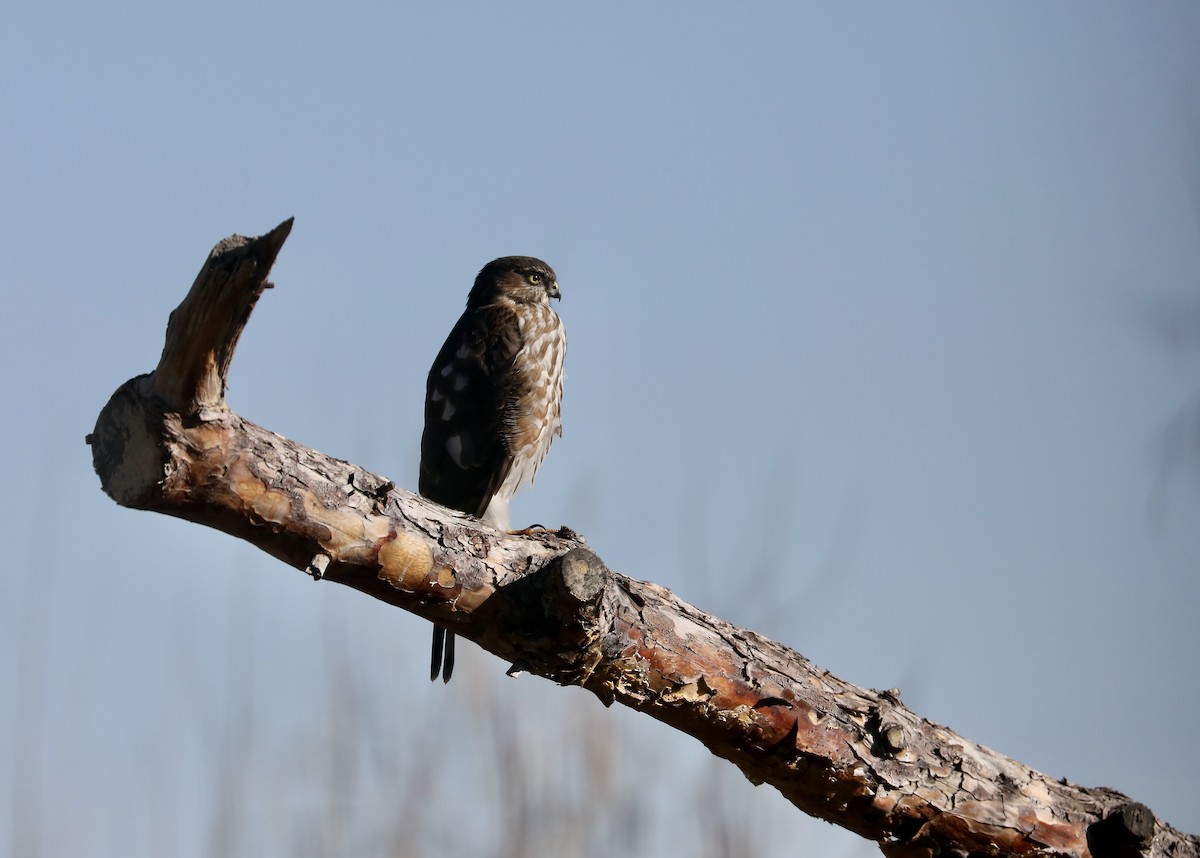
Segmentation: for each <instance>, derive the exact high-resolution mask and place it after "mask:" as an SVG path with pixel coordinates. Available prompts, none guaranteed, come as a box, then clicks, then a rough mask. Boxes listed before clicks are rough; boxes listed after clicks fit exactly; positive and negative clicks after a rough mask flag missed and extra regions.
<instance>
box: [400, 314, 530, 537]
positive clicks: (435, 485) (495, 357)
mask: <svg viewBox="0 0 1200 858" xmlns="http://www.w3.org/2000/svg"><path fill="white" fill-rule="evenodd" d="M521 344H522V334H521V328H520V325H519V324H518V321H517V314H516V312H515V311H514V310H513V309H512V308H510V307H506V306H498V305H489V306H485V307H479V308H475V309H468V310H467V311H466V312H465V313H463V315H462V317H461V318H460V319H459V320H458V323H457V324H456V325H455V326H454V329H453V330H452V331H451V332H450V336H449V337H447V338H446V342H445V344H444V345H443V346H442V350H441V351H440V352H439V353H438V356H437V359H436V360H434V362H433V366H432V368H431V369H430V370H429V378H428V380H427V382H426V389H425V432H424V434H423V435H422V436H421V475H420V484H419V488H420V491H421V494H422V495H424V496H425V497H427V498H429V499H430V500H433V501H436V502H437V503H440V504H442V505H443V506H448V507H450V508H452V509H457V510H460V511H462V512H465V513H469V514H471V515H474V516H482V515H483V513H484V511H485V510H487V507H488V504H489V503H490V502H491V500H492V497H493V496H494V495H495V494H496V491H497V490H498V489H499V487H500V486H501V484H503V482H504V478H505V477H506V476H507V475H508V471H509V469H510V468H511V467H512V460H513V457H512V452H511V450H510V443H509V442H510V440H511V438H510V435H511V425H510V424H511V416H510V412H511V405H512V403H513V401H514V400H515V397H516V396H517V392H516V385H517V379H516V374H515V373H514V372H513V363H514V360H515V358H516V356H517V353H518V352H519V351H520V350H521Z"/></svg>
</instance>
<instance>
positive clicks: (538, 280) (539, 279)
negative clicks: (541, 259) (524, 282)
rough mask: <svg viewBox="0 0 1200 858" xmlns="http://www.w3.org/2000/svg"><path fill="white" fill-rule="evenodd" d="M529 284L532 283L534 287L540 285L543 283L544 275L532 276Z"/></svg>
mask: <svg viewBox="0 0 1200 858" xmlns="http://www.w3.org/2000/svg"><path fill="white" fill-rule="evenodd" d="M529 282H530V283H532V284H533V285H534V286H536V285H538V284H539V283H541V282H542V275H540V274H530V275H529Z"/></svg>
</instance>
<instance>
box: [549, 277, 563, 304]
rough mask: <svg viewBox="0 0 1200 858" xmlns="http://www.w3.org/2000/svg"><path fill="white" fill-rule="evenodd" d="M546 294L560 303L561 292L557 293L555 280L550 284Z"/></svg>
mask: <svg viewBox="0 0 1200 858" xmlns="http://www.w3.org/2000/svg"><path fill="white" fill-rule="evenodd" d="M546 294H547V295H549V296H550V297H551V298H557V299H558V300H560V301H561V300H562V292H559V291H558V281H557V280H555V281H554V282H553V283H551V284H550V288H549V289H547V290H546Z"/></svg>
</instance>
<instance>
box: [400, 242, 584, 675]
mask: <svg viewBox="0 0 1200 858" xmlns="http://www.w3.org/2000/svg"><path fill="white" fill-rule="evenodd" d="M560 297H561V296H560V294H559V290H558V278H557V277H556V276H555V274H554V270H553V269H552V268H551V267H550V266H549V265H547V264H546V263H545V262H542V261H541V260H540V259H534V258H532V257H529V256H505V257H503V258H501V259H496V260H493V261H492V262H489V263H488V264H487V265H485V266H484V267H483V270H482V271H480V272H479V276H478V277H476V278H475V285H474V286H473V287H471V293H470V295H468V296H467V308H466V310H464V311H463V314H462V316H461V317H460V318H459V320H458V323H457V324H456V325H455V326H454V329H453V330H452V331H451V332H450V336H448V337H447V338H446V343H445V345H443V346H442V350H441V351H440V352H438V356H437V359H436V360H434V362H433V366H432V367H431V368H430V370H429V379H428V381H427V382H426V388H425V432H424V433H423V434H422V436H421V477H420V484H419V485H420V490H421V494H422V495H424V496H425V497H427V498H429V499H430V500H432V501H436V502H437V503H440V504H442V505H443V506H448V507H450V508H451V509H456V510H459V511H461V512H465V513H467V514H469V515H473V516H475V517H477V518H479V519H482V520H483V521H484V522H486V523H487V524H490V525H491V526H492V527H495V528H497V529H499V530H507V529H508V526H509V520H508V502H509V500H510V499H511V498H512V496H513V495H514V494H516V492H517V490H518V489H520V488H521V486H522V485H524V484H525V483H532V482H533V478H534V475H535V474H536V473H537V470H538V467H539V466H540V465H541V464H542V460H543V459H544V458H545V456H546V451H547V450H549V449H550V443H551V442H552V441H553V440H554V438H555V436H556V435H561V434H562V421H561V417H560V413H561V412H560V403H561V401H562V381H563V358H564V357H565V355H566V352H567V337H566V334H565V332H564V331H563V326H562V321H561V320H560V319H559V318H558V314H557V313H555V312H554V310H553V309H552V308H551V306H550V299H551V298H560ZM453 670H454V634H453V633H452V632H449V631H447V630H446V629H444V628H442V627H441V626H436V625H435V626H434V628H433V664H432V669H431V671H430V678H431V679H437V677H438V675H439V674H441V676H442V678H443V681H449V679H450V674H451V672H452V671H453Z"/></svg>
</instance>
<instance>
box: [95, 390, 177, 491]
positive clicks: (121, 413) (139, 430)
mask: <svg viewBox="0 0 1200 858" xmlns="http://www.w3.org/2000/svg"><path fill="white" fill-rule="evenodd" d="M147 378H148V376H144V375H143V376H138V377H137V378H131V379H130V380H129V381H127V382H125V383H124V384H122V385H121V386H120V387H118V388H117V389H116V392H114V393H113V395H112V397H111V398H110V399H109V400H108V404H107V405H105V406H104V410H103V411H101V412H100V415H99V417H97V418H96V427H95V428H94V429H93V430H92V432H91V434H89V435H88V436H87V442H88V444H90V445H91V447H92V467H93V468H95V469H96V475H97V476H98V477H100V486H101V487H102V488H103V489H104V492H105V494H107V495H108V496H109V497H110V498H112V499H113V500H114V501H116V502H117V503H119V504H120V505H121V506H125V507H129V508H131V509H151V508H153V507H154V506H155V505H156V504H157V502H158V501H159V499H160V497H161V485H162V481H163V478H164V477H165V476H166V471H167V464H168V461H169V457H168V452H169V451H168V450H167V448H166V446H165V445H164V444H163V443H162V436H163V415H162V412H161V411H159V410H157V409H155V408H154V407H152V406H151V405H150V403H149V402H148V401H147V400H146V398H145V397H144V396H142V395H141V387H142V386H143V382H144V381H145V380H146V379H147Z"/></svg>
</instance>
